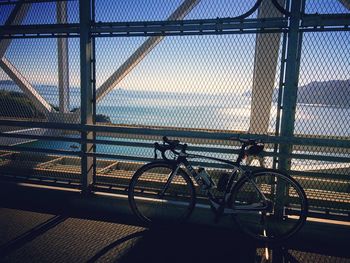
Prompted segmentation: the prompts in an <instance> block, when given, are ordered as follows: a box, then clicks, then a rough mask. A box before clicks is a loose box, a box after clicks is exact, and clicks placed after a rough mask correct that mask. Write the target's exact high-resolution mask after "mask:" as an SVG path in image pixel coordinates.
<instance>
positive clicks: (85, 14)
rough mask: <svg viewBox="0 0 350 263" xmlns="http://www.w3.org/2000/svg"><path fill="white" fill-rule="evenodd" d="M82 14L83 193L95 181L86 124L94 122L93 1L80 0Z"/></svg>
mask: <svg viewBox="0 0 350 263" xmlns="http://www.w3.org/2000/svg"><path fill="white" fill-rule="evenodd" d="M79 14H80V89H81V102H80V103H81V111H80V118H81V119H80V123H81V127H82V131H81V151H82V156H81V175H82V180H81V183H82V193H83V194H88V193H89V192H90V188H91V185H92V182H93V158H92V157H91V156H88V155H87V154H88V153H91V152H92V151H93V144H92V143H87V142H86V140H87V139H92V138H93V134H92V132H89V131H86V129H85V126H86V125H88V124H92V122H93V101H92V99H93V90H92V83H91V70H92V68H91V58H92V53H91V35H90V26H91V24H90V22H91V3H90V0H88V1H86V0H79Z"/></svg>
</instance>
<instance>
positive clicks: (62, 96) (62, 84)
mask: <svg viewBox="0 0 350 263" xmlns="http://www.w3.org/2000/svg"><path fill="white" fill-rule="evenodd" d="M56 5H57V12H56V13H57V22H58V23H59V24H64V23H67V20H68V19H67V2H66V1H59V2H57V3H56ZM57 55H58V91H59V109H60V112H61V113H68V112H69V67H68V63H69V62H68V39H67V38H60V37H59V38H58V39H57Z"/></svg>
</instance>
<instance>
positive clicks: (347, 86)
mask: <svg viewBox="0 0 350 263" xmlns="http://www.w3.org/2000/svg"><path fill="white" fill-rule="evenodd" d="M298 102H299V103H306V104H321V105H327V106H337V107H342V108H350V79H348V80H329V81H314V82H310V83H309V84H307V85H305V86H301V87H300V88H299V90H298Z"/></svg>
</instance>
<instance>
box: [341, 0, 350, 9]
mask: <svg viewBox="0 0 350 263" xmlns="http://www.w3.org/2000/svg"><path fill="white" fill-rule="evenodd" d="M339 2H340V3H342V5H343V6H345V7H346V8H347V9H348V10H350V0H339Z"/></svg>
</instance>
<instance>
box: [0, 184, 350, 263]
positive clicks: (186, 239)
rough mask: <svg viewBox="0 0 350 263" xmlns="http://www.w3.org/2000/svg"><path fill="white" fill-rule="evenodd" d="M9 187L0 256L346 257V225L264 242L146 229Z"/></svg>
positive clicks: (206, 231) (0, 224)
mask: <svg viewBox="0 0 350 263" xmlns="http://www.w3.org/2000/svg"><path fill="white" fill-rule="evenodd" d="M0 188H2V187H0ZM13 189H15V188H13ZM13 189H10V188H8V187H7V188H6V189H4V188H2V191H1V193H0V198H1V199H0V200H1V201H0V262H147V263H148V262H350V250H349V243H350V242H349V241H350V227H348V226H336V225H329V224H315V223H311V222H308V224H307V225H306V226H305V227H304V228H303V230H302V231H301V232H300V233H299V234H298V235H297V236H296V237H295V238H293V240H290V241H289V242H288V243H285V244H279V245H274V246H273V247H271V246H270V247H269V246H266V245H265V244H262V243H257V242H255V241H253V240H251V239H249V238H247V237H246V236H244V235H243V234H241V233H240V232H239V231H236V230H234V229H230V230H228V229H225V228H222V227H212V226H208V225H200V224H187V225H184V226H181V227H177V228H162V229H147V228H145V227H143V226H140V225H138V224H137V222H136V221H135V220H134V218H133V217H131V216H130V215H127V214H126V213H119V211H114V212H111V211H107V210H106V209H100V210H96V208H93V206H90V207H89V206H87V205H76V206H75V207H74V208H73V207H72V206H71V205H69V204H68V201H67V200H68V199H61V201H60V202H61V205H58V203H57V200H54V199H53V197H54V194H52V195H47V194H45V195H43V193H41V194H40V193H38V192H36V191H35V190H31V189H28V188H27V189H26V191H20V190H18V189H17V190H16V192H13ZM29 193H32V194H29ZM50 193H54V191H51V192H50ZM10 196H13V197H14V198H11V199H10V198H9V197H10ZM50 203H51V204H52V205H49V204H50Z"/></svg>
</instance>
